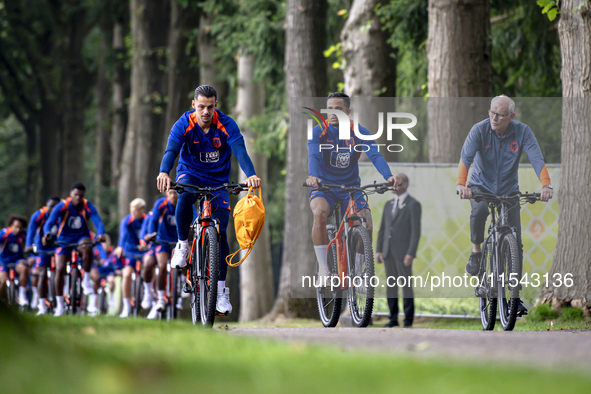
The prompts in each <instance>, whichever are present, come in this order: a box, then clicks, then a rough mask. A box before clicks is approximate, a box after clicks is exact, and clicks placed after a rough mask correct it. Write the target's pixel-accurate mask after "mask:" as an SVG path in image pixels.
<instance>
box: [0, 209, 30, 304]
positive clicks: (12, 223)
mask: <svg viewBox="0 0 591 394" xmlns="http://www.w3.org/2000/svg"><path fill="white" fill-rule="evenodd" d="M26 227H27V219H26V218H25V217H23V216H20V215H10V217H9V218H8V227H6V228H4V229H2V230H0V301H4V302H6V281H7V280H8V272H9V270H10V266H11V265H14V266H15V267H14V269H15V271H16V272H17V273H18V274H19V288H18V303H19V305H20V306H27V305H28V304H29V300H27V281H28V273H29V267H28V266H27V264H26V261H25V256H24V254H23V252H24V249H25V243H26V237H27V233H26V231H25V228H26Z"/></svg>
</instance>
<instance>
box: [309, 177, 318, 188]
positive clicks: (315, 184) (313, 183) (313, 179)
mask: <svg viewBox="0 0 591 394" xmlns="http://www.w3.org/2000/svg"><path fill="white" fill-rule="evenodd" d="M321 182H322V180H321V179H320V178H316V177H315V176H309V177H308V179H306V185H308V186H311V187H315V188H318V184H319V183H321Z"/></svg>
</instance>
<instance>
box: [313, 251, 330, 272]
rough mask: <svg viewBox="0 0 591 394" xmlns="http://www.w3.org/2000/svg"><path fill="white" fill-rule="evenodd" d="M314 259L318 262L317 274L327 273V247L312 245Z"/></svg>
mask: <svg viewBox="0 0 591 394" xmlns="http://www.w3.org/2000/svg"><path fill="white" fill-rule="evenodd" d="M314 252H316V259H317V260H318V272H328V263H327V262H326V253H327V252H328V245H314Z"/></svg>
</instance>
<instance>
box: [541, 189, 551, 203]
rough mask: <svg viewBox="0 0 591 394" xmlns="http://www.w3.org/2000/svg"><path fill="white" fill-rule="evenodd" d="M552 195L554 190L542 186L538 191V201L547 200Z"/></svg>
mask: <svg viewBox="0 0 591 394" xmlns="http://www.w3.org/2000/svg"><path fill="white" fill-rule="evenodd" d="M553 195H554V190H552V189H550V188H548V187H544V188H542V191H541V192H540V201H543V202H548V201H549V200H550V199H551V198H552V196H553Z"/></svg>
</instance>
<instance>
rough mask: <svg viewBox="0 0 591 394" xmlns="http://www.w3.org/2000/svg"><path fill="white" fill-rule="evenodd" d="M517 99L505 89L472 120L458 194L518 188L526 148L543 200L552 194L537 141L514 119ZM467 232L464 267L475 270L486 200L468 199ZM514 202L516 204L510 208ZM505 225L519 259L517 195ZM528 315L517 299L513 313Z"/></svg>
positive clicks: (498, 192) (510, 191)
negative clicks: (482, 115)
mask: <svg viewBox="0 0 591 394" xmlns="http://www.w3.org/2000/svg"><path fill="white" fill-rule="evenodd" d="M514 111H515V102H514V101H513V100H512V99H510V98H509V97H507V96H505V95H500V96H497V97H495V98H493V99H492V100H491V103H490V110H489V111H488V113H489V118H487V119H485V120H483V121H481V122H479V123H476V124H475V125H474V126H473V127H472V130H470V133H469V134H468V137H466V141H465V142H464V146H463V147H462V153H461V158H460V164H459V166H458V179H457V186H456V189H457V192H458V194H459V195H460V198H461V199H470V198H471V197H472V192H488V193H492V194H496V195H510V194H515V193H518V192H519V184H518V179H517V170H518V168H519V160H520V158H521V154H522V152H524V151H525V153H527V157H528V158H529V161H530V162H531V164H532V166H533V168H534V170H535V171H536V175H537V176H538V178H539V179H540V182H541V183H542V191H541V193H540V200H541V201H544V202H546V201H548V200H550V199H551V198H552V195H553V189H552V185H551V183H550V176H549V175H548V170H547V169H546V165H545V163H544V157H543V156H542V152H541V150H540V146H539V145H538V141H537V140H536V137H535V136H534V133H533V132H532V130H531V129H530V128H529V126H527V125H525V124H523V123H520V122H517V121H515V120H514V118H515V112H514ZM472 164H473V165H474V169H473V170H472V174H471V176H470V183H469V184H468V185H466V180H467V178H468V170H469V169H470V165H472ZM470 205H471V206H472V213H471V214H470V238H471V241H472V253H470V258H469V260H468V264H466V273H467V274H469V275H478V273H479V271H480V260H481V257H482V248H481V244H482V242H483V241H484V227H485V224H486V218H487V217H488V215H489V209H488V203H487V202H486V201H481V202H476V201H474V200H471V201H470ZM512 208H514V209H512ZM508 220H509V225H510V226H511V227H514V228H515V229H516V232H517V245H518V246H519V255H520V260H521V261H523V245H522V243H521V217H520V210H519V200H515V202H514V203H513V206H512V207H511V208H510V209H509V212H508ZM523 315H527V309H526V308H525V307H524V306H523V304H522V303H521V300H520V301H519V307H518V311H517V316H523Z"/></svg>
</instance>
